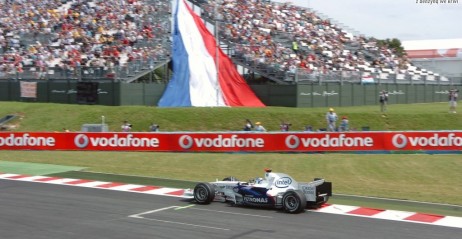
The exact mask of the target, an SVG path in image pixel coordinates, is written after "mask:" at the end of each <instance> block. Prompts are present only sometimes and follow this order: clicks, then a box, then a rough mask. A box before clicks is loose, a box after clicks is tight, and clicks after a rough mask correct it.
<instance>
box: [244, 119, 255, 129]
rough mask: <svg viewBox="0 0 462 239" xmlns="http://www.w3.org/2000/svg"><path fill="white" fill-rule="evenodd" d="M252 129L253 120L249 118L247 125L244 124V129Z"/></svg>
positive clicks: (246, 121)
mask: <svg viewBox="0 0 462 239" xmlns="http://www.w3.org/2000/svg"><path fill="white" fill-rule="evenodd" d="M252 129H253V124H252V121H250V120H249V119H246V120H245V125H244V131H252Z"/></svg>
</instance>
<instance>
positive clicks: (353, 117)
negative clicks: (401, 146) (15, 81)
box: [0, 102, 462, 132]
mask: <svg viewBox="0 0 462 239" xmlns="http://www.w3.org/2000/svg"><path fill="white" fill-rule="evenodd" d="M335 110H336V112H337V114H339V116H343V115H346V116H348V117H349V120H350V124H351V127H352V128H356V129H361V128H362V127H363V126H369V127H370V129H371V130H456V129H462V114H449V113H448V107H447V103H429V104H413V105H390V106H389V112H388V113H387V116H386V117H382V115H381V114H380V112H379V106H361V107H338V108H336V109H335ZM326 111H327V108H287V107H265V108H239V107H237V108H229V107H217V108H206V107H200V108H192V107H191V108H157V107H148V106H117V107H114V106H100V105H91V106H87V105H65V104H51V103H21V102H0V117H1V116H3V115H7V114H17V115H19V116H20V117H18V119H16V120H13V121H12V122H11V124H9V125H11V126H13V127H12V130H14V131H61V130H62V129H63V128H68V129H70V130H72V131H79V130H80V129H81V126H82V124H86V123H101V116H103V115H104V116H105V122H106V123H107V124H108V126H109V130H112V131H120V126H121V124H122V121H124V120H128V121H129V122H130V123H132V124H133V131H138V132H140V131H148V128H149V125H150V124H151V123H152V122H154V123H157V124H159V125H160V129H161V131H229V130H242V128H243V126H244V120H245V119H247V118H248V119H251V120H252V121H253V122H257V121H261V122H262V123H263V125H264V126H265V128H267V129H268V130H270V131H279V124H280V123H281V121H282V120H284V121H288V122H290V123H292V128H291V130H294V131H301V130H302V129H303V128H304V126H306V125H312V126H313V127H314V128H315V129H318V128H325V127H326V125H325V113H326Z"/></svg>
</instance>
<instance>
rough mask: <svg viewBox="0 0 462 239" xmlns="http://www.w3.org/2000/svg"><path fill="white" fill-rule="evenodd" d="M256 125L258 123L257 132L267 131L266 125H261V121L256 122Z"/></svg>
mask: <svg viewBox="0 0 462 239" xmlns="http://www.w3.org/2000/svg"><path fill="white" fill-rule="evenodd" d="M255 125H256V126H255V131H257V132H266V129H265V127H263V125H261V123H260V122H257V123H255Z"/></svg>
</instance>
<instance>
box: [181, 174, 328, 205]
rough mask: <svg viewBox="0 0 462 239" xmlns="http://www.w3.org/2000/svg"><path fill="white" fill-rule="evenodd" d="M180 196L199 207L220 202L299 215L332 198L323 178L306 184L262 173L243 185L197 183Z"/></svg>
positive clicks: (230, 179) (230, 181) (229, 179)
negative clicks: (261, 175) (192, 201)
mask: <svg viewBox="0 0 462 239" xmlns="http://www.w3.org/2000/svg"><path fill="white" fill-rule="evenodd" d="M183 196H184V197H185V198H191V199H194V200H195V201H196V202H197V203H198V204H209V203H211V202H212V201H221V202H230V203H233V204H235V205H249V206H257V207H270V208H276V209H282V210H284V211H286V212H288V213H300V212H303V211H304V210H305V208H307V207H319V206H321V205H322V204H324V203H326V202H327V201H328V199H329V197H330V196H332V183H331V182H326V181H325V180H324V179H322V178H316V179H315V180H314V181H312V182H308V183H302V182H297V181H295V180H294V179H293V178H292V177H291V176H289V175H287V174H284V173H273V172H272V171H271V169H265V177H264V178H256V179H254V180H250V181H249V182H243V181H239V180H237V179H235V178H234V177H227V178H225V179H223V180H221V181H219V180H217V181H215V182H209V183H198V184H197V185H196V186H195V187H194V190H191V189H188V190H185V193H184V195H183Z"/></svg>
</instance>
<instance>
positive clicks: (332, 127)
mask: <svg viewBox="0 0 462 239" xmlns="http://www.w3.org/2000/svg"><path fill="white" fill-rule="evenodd" d="M337 120H338V117H337V114H336V113H335V111H334V109H333V108H329V112H327V114H326V121H327V131H330V132H334V131H336V123H337Z"/></svg>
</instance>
